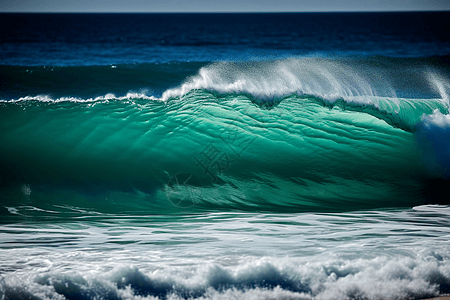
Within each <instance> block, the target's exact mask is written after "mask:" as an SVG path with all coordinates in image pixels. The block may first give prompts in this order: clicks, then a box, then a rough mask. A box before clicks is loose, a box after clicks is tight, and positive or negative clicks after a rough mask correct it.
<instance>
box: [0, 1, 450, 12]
mask: <svg viewBox="0 0 450 300" xmlns="http://www.w3.org/2000/svg"><path fill="white" fill-rule="evenodd" d="M411 10H413V11H417V10H418V11H422V10H450V1H449V0H378V1H376V0H375V1H374V0H0V12H315V11H317V12H335V11H411Z"/></svg>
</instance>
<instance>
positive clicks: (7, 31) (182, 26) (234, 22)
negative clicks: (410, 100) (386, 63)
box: [0, 12, 450, 66]
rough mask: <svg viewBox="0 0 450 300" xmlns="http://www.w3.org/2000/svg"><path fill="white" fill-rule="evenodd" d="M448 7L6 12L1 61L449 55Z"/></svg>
mask: <svg viewBox="0 0 450 300" xmlns="http://www.w3.org/2000/svg"><path fill="white" fill-rule="evenodd" d="M448 19H449V13H448V12H427V13H414V12H412V13H303V14H299V13H290V14H287V13H284V14H280V13H274V14H264V13H258V14H245V13H243V14H2V17H1V20H0V22H1V23H0V25H1V28H2V29H1V31H2V32H1V35H0V43H1V45H2V46H1V52H0V63H1V64H4V65H26V66H31V65H33V66H36V65H42V66H50V65H53V66H69V65H70V66H73V65H111V64H132V63H164V62H170V61H183V62H187V61H203V62H205V61H206V62H211V61H217V60H220V61H223V60H227V61H236V60H244V61H248V60H266V59H274V58H284V57H293V56H294V57H295V56H301V57H303V56H314V57H316V56H319V57H320V56H336V55H339V56H340V55H344V56H348V55H360V56H361V55H362V56H374V55H381V56H393V57H430V56H442V55H448V53H449V52H450V44H449V40H450V38H449V35H450V33H449V30H448V28H449V21H448Z"/></svg>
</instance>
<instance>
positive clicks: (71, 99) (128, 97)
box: [0, 92, 159, 103]
mask: <svg viewBox="0 0 450 300" xmlns="http://www.w3.org/2000/svg"><path fill="white" fill-rule="evenodd" d="M132 99H144V100H159V99H158V98H156V97H154V96H148V95H146V94H143V93H134V92H129V93H127V94H126V95H124V96H116V95H114V94H111V93H108V94H105V95H103V96H98V97H95V98H87V99H83V98H79V97H60V98H56V99H55V98H52V97H51V96H48V95H37V96H25V97H20V98H19V99H14V100H0V103H21V102H27V101H38V102H47V103H61V102H75V103H96V102H108V101H122V100H132Z"/></svg>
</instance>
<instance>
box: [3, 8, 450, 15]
mask: <svg viewBox="0 0 450 300" xmlns="http://www.w3.org/2000/svg"><path fill="white" fill-rule="evenodd" d="M396 12H450V9H448V10H447V9H445V10H439V9H429V10H414V9H411V10H408V9H405V10H311V11H153V12H151V11H0V13H6V14H9V13H10V14H16V13H17V14H264V13H267V14H277V13H282V14H283V13H396Z"/></svg>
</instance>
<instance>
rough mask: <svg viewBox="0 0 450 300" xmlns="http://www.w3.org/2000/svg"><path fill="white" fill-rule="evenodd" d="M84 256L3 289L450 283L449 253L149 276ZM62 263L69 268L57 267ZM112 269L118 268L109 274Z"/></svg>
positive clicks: (385, 289) (171, 270)
mask: <svg viewBox="0 0 450 300" xmlns="http://www.w3.org/2000/svg"><path fill="white" fill-rule="evenodd" d="M86 254H87V253H86V252H83V253H80V255H74V254H73V253H69V254H64V253H61V254H58V255H55V254H51V255H52V256H51V260H53V261H52V262H51V263H50V261H48V260H45V262H44V261H43V260H42V254H41V258H40V259H41V261H40V262H33V260H36V259H38V258H39V256H38V257H30V258H29V261H28V262H27V265H28V264H29V265H30V266H32V267H33V272H34V274H30V273H29V272H30V271H31V270H29V271H28V273H26V272H24V271H25V270H20V271H18V272H14V273H11V274H10V275H6V276H4V278H3V280H2V281H0V290H1V291H2V292H3V293H5V292H6V293H9V295H12V296H14V295H15V293H17V295H23V294H30V295H35V296H38V297H42V296H45V297H44V298H52V299H63V298H62V295H64V294H66V293H72V294H73V293H78V294H80V295H81V293H84V294H89V295H91V296H92V297H94V298H95V297H97V298H102V297H103V298H104V297H106V298H108V296H107V295H110V296H117V298H119V299H165V298H167V299H186V298H189V299H204V300H206V299H317V300H328V299H333V300H344V299H355V298H357V299H374V300H375V299H409V298H419V297H431V296H437V295H438V294H439V287H440V285H443V286H444V287H445V286H446V285H447V284H449V283H450V256H449V253H448V251H447V252H445V251H444V252H441V253H439V254H436V253H434V252H431V251H429V250H425V249H423V250H422V251H419V252H418V253H417V254H416V255H412V254H410V255H400V256H387V255H382V256H377V257H373V258H353V259H350V258H346V259H345V258H339V257H337V256H334V255H332V254H328V255H326V256H321V257H309V258H304V259H301V258H298V259H292V258H273V257H272V258H271V257H263V258H260V259H251V258H250V259H247V262H243V263H242V264H241V265H238V266H234V267H233V266H228V267H225V266H221V265H218V264H214V263H209V264H206V265H205V264H203V263H201V262H200V261H199V262H198V264H194V265H193V260H192V259H190V260H189V263H188V264H185V263H187V262H188V261H186V262H185V263H183V261H182V260H180V261H177V263H176V264H175V266H170V265H165V266H162V265H161V264H159V266H158V265H154V266H147V268H148V270H146V271H145V270H140V269H138V268H137V267H133V266H127V265H120V264H118V263H117V259H113V257H115V256H114V255H113V256H111V257H110V259H108V260H106V261H101V256H100V257H97V258H96V259H89V260H88V261H89V263H88V264H86V263H84V264H82V265H80V262H77V261H75V260H74V259H76V258H77V257H78V258H80V259H86V258H88V257H86ZM94 254H95V253H93V255H94ZM110 254H117V253H114V252H111V253H110ZM49 255H50V254H49ZM58 257H59V258H61V259H63V260H64V261H61V262H57V261H55V260H56V259H57V258H58ZM49 258H50V257H49ZM92 258H93V257H92ZM111 259H112V260H111ZM53 264H54V266H53ZM108 264H110V265H111V264H112V265H114V266H115V268H114V269H112V270H110V271H105V268H108ZM40 265H42V267H37V266H40ZM57 265H61V266H63V267H62V268H61V267H57ZM68 265H71V268H70V271H67V270H68ZM183 265H184V266H183ZM87 267H90V268H91V270H89V269H86V268H87ZM80 268H82V269H80ZM77 269H78V271H77Z"/></svg>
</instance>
